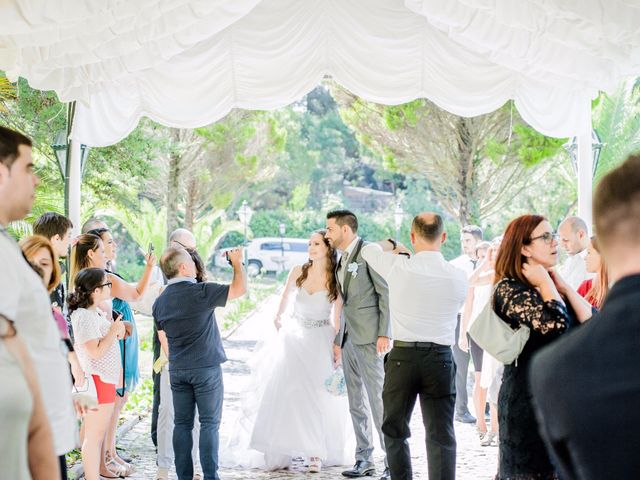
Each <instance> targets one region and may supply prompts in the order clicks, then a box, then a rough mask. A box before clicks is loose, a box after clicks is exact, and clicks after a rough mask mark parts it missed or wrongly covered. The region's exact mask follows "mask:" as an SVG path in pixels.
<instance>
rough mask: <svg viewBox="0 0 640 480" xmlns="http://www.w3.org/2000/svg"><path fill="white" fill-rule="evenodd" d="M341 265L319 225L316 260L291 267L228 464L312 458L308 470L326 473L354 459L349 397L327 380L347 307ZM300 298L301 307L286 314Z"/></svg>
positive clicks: (280, 464)
mask: <svg viewBox="0 0 640 480" xmlns="http://www.w3.org/2000/svg"><path fill="white" fill-rule="evenodd" d="M335 268H336V255H335V251H334V250H333V249H332V248H331V247H330V246H329V244H328V242H327V241H326V239H325V238H324V231H323V230H319V231H316V232H314V233H313V234H312V235H311V238H310V239H309V261H308V262H307V263H305V264H304V265H302V266H297V267H294V268H293V269H292V270H291V273H290V274H289V278H288V279H287V284H286V286H285V289H284V292H283V293H282V299H281V301H280V306H279V308H278V313H277V315H276V318H275V321H274V323H275V327H276V329H277V330H278V333H277V335H276V336H275V338H274V339H273V341H272V342H268V343H267V344H266V345H265V346H264V347H263V348H262V349H261V350H260V351H259V352H257V353H256V354H255V355H254V359H253V362H252V363H253V365H254V367H253V368H252V377H253V378H252V381H251V385H252V387H253V390H254V391H253V392H245V395H244V396H243V398H244V399H245V402H244V405H243V410H244V412H243V413H242V414H241V416H240V418H239V419H238V420H237V421H236V427H237V428H235V429H234V436H233V437H232V438H231V439H230V441H229V443H228V444H227V446H226V448H225V449H224V450H225V453H223V454H221V460H222V461H221V464H223V465H225V464H226V465H225V466H241V467H250V468H264V469H268V470H277V469H282V468H288V467H290V466H291V461H292V459H294V458H298V457H304V458H305V459H307V460H308V462H309V469H308V471H309V472H319V471H320V470H321V468H322V466H323V465H325V466H329V465H345V464H347V463H348V462H349V460H350V453H352V452H350V451H348V450H347V448H348V446H347V444H348V443H351V442H349V441H348V440H349V439H350V437H351V436H352V433H350V432H351V430H350V422H349V415H348V404H347V400H346V397H339V396H334V395H332V394H330V393H329V392H328V391H327V388H326V387H325V381H326V380H327V379H328V378H329V377H331V376H332V374H334V368H335V365H334V362H333V340H334V337H335V334H336V331H337V330H336V329H337V328H339V326H340V311H341V307H342V301H341V299H340V296H339V293H338V287H337V284H336V280H335V275H334V271H335ZM292 297H293V312H292V313H291V314H290V315H286V314H285V312H286V311H287V309H288V308H287V307H288V306H289V303H290V301H291V299H292ZM252 400H253V401H254V403H253V404H250V403H249V402H251V401H252ZM243 432H244V438H243ZM225 457H227V458H225Z"/></svg>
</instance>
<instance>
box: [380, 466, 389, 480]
mask: <svg viewBox="0 0 640 480" xmlns="http://www.w3.org/2000/svg"><path fill="white" fill-rule="evenodd" d="M380 480H391V472H390V471H389V467H387V468H385V469H384V472H382V476H381V477H380Z"/></svg>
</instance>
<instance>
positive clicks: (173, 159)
mask: <svg viewBox="0 0 640 480" xmlns="http://www.w3.org/2000/svg"><path fill="white" fill-rule="evenodd" d="M171 137H172V140H173V143H174V145H173V149H172V151H171V153H170V154H169V176H168V178H167V239H168V236H169V235H171V232H173V231H174V230H175V229H176V228H178V203H179V200H180V177H181V174H182V168H181V167H182V155H181V153H180V149H179V148H178V145H179V143H180V130H179V129H177V128H174V129H172V130H171Z"/></svg>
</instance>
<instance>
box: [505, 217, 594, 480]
mask: <svg viewBox="0 0 640 480" xmlns="http://www.w3.org/2000/svg"><path fill="white" fill-rule="evenodd" d="M557 262H558V236H557V234H556V233H555V232H554V231H553V229H552V228H551V224H550V223H549V222H548V221H547V220H546V219H545V218H544V217H542V216H540V215H523V216H521V217H518V218H516V219H515V220H513V221H511V223H509V225H508V226H507V230H506V231H505V234H504V238H503V240H502V244H501V246H500V250H499V251H498V256H497V258H496V267H495V277H494V278H495V281H496V282H497V284H496V288H495V292H494V296H493V301H494V310H495V312H496V314H498V316H499V317H500V318H501V319H502V320H503V321H504V322H506V323H507V324H508V325H509V326H511V327H512V328H513V329H517V328H519V327H520V326H522V325H525V326H527V327H529V329H530V336H529V340H528V341H527V343H526V345H525V347H524V349H523V350H522V352H521V353H520V356H519V357H518V359H517V360H516V361H515V362H514V363H512V364H510V365H505V367H504V374H503V377H502V387H501V389H500V394H499V397H498V422H499V431H500V444H499V445H500V455H499V457H500V465H499V471H498V478H500V479H515V478H517V479H519V480H527V479H536V480H545V479H556V478H558V477H557V474H556V472H555V470H554V467H553V465H552V464H551V460H550V459H549V455H548V454H547V451H546V449H545V446H544V443H543V441H542V438H541V437H540V434H539V433H538V425H537V422H536V419H535V415H534V411H533V406H532V405H531V403H530V399H531V393H530V391H529V383H528V370H529V362H530V360H531V357H532V355H533V354H534V353H535V352H537V351H538V350H540V349H541V348H542V347H544V346H546V345H548V344H549V343H551V342H552V341H554V340H555V339H556V338H558V337H559V336H560V335H562V334H563V333H564V332H565V331H566V330H567V328H569V326H570V324H571V323H572V317H571V316H570V313H569V311H568V309H567V304H569V305H570V306H571V307H572V308H573V310H572V311H575V312H576V315H577V317H578V319H579V320H581V321H584V320H586V319H587V318H589V317H590V316H591V308H590V306H589V305H588V304H586V302H585V301H584V299H582V298H581V297H580V296H579V295H578V294H577V292H575V291H573V290H572V289H571V288H570V287H569V286H568V285H567V284H566V282H564V280H562V278H560V276H559V275H558V274H557V273H555V272H554V271H553V267H555V265H556V264H557Z"/></svg>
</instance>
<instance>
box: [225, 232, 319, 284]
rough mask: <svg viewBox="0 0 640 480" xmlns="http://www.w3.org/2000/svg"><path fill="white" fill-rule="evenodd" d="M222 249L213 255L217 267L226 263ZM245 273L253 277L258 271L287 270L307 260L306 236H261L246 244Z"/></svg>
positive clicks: (307, 246) (276, 271) (307, 241)
mask: <svg viewBox="0 0 640 480" xmlns="http://www.w3.org/2000/svg"><path fill="white" fill-rule="evenodd" d="M226 250H229V249H224V250H221V251H220V252H218V253H217V254H216V256H215V260H214V263H215V265H216V266H218V267H223V266H225V265H226V261H225V260H224V252H225V251H226ZM247 259H248V264H247V274H248V275H249V276H251V277H255V276H256V275H258V274H259V273H260V272H263V273H279V272H282V271H289V270H291V268H293V267H294V266H296V265H302V264H303V263H305V262H306V261H307V260H309V240H308V239H306V238H282V239H281V238H280V237H261V238H254V239H253V240H251V241H250V242H249V244H248V245H247Z"/></svg>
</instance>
